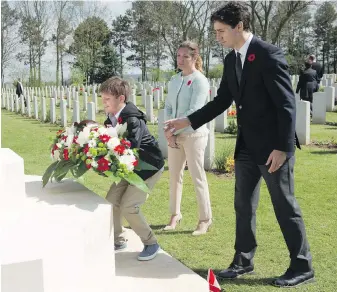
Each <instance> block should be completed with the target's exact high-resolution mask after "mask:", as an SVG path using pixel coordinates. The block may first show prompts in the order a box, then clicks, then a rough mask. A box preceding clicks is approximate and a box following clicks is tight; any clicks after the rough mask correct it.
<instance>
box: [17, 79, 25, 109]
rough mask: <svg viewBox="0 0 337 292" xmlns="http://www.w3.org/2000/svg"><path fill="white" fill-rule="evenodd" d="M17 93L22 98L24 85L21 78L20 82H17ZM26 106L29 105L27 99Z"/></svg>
mask: <svg viewBox="0 0 337 292" xmlns="http://www.w3.org/2000/svg"><path fill="white" fill-rule="evenodd" d="M16 95H17V96H18V98H19V99H20V98H21V96H22V97H23V86H22V83H21V79H20V78H19V79H18V82H17V83H16ZM23 98H24V97H23ZM25 106H27V105H26V99H25Z"/></svg>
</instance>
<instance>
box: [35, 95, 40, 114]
mask: <svg viewBox="0 0 337 292" xmlns="http://www.w3.org/2000/svg"><path fill="white" fill-rule="evenodd" d="M34 118H35V119H37V120H38V119H39V104H38V102H37V97H36V96H34Z"/></svg>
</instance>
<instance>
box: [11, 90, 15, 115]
mask: <svg viewBox="0 0 337 292" xmlns="http://www.w3.org/2000/svg"><path fill="white" fill-rule="evenodd" d="M15 97H16V95H15V94H12V95H11V111H12V112H14V111H15V107H14V104H15Z"/></svg>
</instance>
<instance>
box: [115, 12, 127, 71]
mask: <svg viewBox="0 0 337 292" xmlns="http://www.w3.org/2000/svg"><path fill="white" fill-rule="evenodd" d="M130 27H131V19H130V17H129V15H128V14H125V15H120V16H118V17H117V18H116V19H115V20H113V22H112V30H111V40H112V43H113V44H114V46H115V47H116V49H117V51H118V54H119V58H120V60H119V66H120V68H118V72H119V74H120V75H121V77H122V78H123V73H124V65H125V62H124V58H123V57H124V54H125V50H126V49H130V45H129V39H130Z"/></svg>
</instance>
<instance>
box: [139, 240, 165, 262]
mask: <svg viewBox="0 0 337 292" xmlns="http://www.w3.org/2000/svg"><path fill="white" fill-rule="evenodd" d="M159 250H160V246H159V244H158V243H155V244H151V245H144V249H143V251H142V252H141V253H140V254H139V255H138V260H139V261H149V260H152V259H153V258H154V257H155V256H156V255H157V253H158V251H159Z"/></svg>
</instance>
